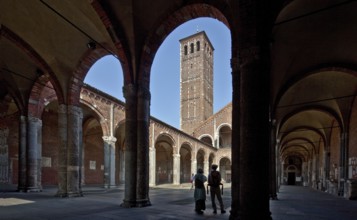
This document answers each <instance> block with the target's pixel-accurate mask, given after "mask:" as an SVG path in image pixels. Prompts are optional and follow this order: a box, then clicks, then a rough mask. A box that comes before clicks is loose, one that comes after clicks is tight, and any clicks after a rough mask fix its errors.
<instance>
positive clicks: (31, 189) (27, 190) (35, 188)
mask: <svg viewBox="0 0 357 220" xmlns="http://www.w3.org/2000/svg"><path fill="white" fill-rule="evenodd" d="M24 192H42V190H41V189H40V188H38V187H26V188H25V190H24Z"/></svg>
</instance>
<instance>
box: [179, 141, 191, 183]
mask: <svg viewBox="0 0 357 220" xmlns="http://www.w3.org/2000/svg"><path fill="white" fill-rule="evenodd" d="M180 168H181V170H180V183H187V182H190V180H191V175H192V174H191V147H190V145H188V144H183V145H182V146H181V148H180Z"/></svg>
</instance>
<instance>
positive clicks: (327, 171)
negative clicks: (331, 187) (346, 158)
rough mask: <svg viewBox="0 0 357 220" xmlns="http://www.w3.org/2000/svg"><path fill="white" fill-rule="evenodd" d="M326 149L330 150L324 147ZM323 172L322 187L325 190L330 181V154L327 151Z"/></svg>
mask: <svg viewBox="0 0 357 220" xmlns="http://www.w3.org/2000/svg"><path fill="white" fill-rule="evenodd" d="M326 148H327V149H330V147H329V146H326ZM324 171H325V174H324V176H325V178H324V185H325V189H326V188H327V184H328V182H329V179H330V152H329V150H325V161H324Z"/></svg>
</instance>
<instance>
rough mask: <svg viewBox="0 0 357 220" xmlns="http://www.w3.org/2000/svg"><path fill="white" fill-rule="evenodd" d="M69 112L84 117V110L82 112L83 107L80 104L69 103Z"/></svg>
mask: <svg viewBox="0 0 357 220" xmlns="http://www.w3.org/2000/svg"><path fill="white" fill-rule="evenodd" d="M67 113H68V114H71V115H76V116H78V117H79V118H83V112H82V108H81V107H79V106H75V105H69V106H68V107H67Z"/></svg>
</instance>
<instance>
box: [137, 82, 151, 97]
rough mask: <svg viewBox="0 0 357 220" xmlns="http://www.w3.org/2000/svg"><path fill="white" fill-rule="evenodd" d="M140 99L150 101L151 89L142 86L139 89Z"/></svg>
mask: <svg viewBox="0 0 357 220" xmlns="http://www.w3.org/2000/svg"><path fill="white" fill-rule="evenodd" d="M138 97H139V98H142V99H145V100H150V99H151V93H150V90H149V88H147V87H145V86H142V85H140V86H139V87H138Z"/></svg>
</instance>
